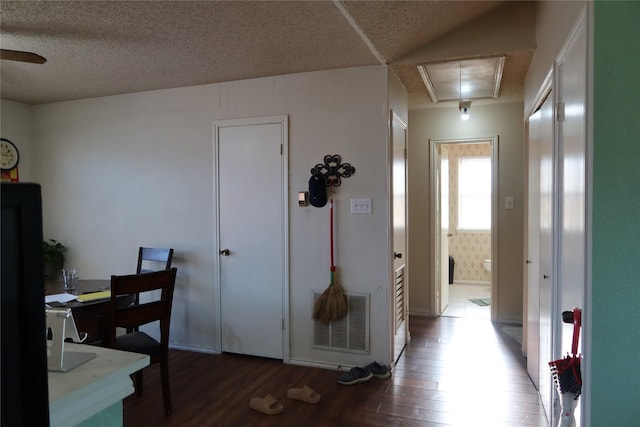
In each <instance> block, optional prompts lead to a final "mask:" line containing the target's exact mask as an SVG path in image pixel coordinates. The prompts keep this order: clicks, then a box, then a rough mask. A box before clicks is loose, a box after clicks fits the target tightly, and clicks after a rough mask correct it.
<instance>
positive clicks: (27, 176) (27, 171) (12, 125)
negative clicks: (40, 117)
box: [0, 99, 34, 182]
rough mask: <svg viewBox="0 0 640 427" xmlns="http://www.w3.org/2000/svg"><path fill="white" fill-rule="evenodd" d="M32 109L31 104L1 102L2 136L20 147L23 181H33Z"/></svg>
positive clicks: (19, 165) (21, 179) (20, 165)
mask: <svg viewBox="0 0 640 427" xmlns="http://www.w3.org/2000/svg"><path fill="white" fill-rule="evenodd" d="M32 111H33V108H32V107H31V106H30V105H26V104H20V103H17V102H13V101H7V100H4V99H3V100H2V103H1V104H0V117H1V121H0V136H2V138H6V139H8V140H9V141H11V142H13V144H14V145H15V146H16V148H17V149H18V153H19V155H20V159H19V162H18V174H19V178H20V181H22V182H28V181H32V180H33V173H34V170H33V169H34V166H33V163H34V161H33V158H34V155H33V142H32V141H33V132H32V128H33V127H32V125H31V120H32Z"/></svg>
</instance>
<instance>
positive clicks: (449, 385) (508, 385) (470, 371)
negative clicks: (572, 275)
mask: <svg viewBox="0 0 640 427" xmlns="http://www.w3.org/2000/svg"><path fill="white" fill-rule="evenodd" d="M410 322H411V323H410V330H411V337H412V339H411V343H410V344H409V345H408V346H407V348H406V349H405V352H404V353H403V355H402V357H401V358H400V360H399V361H398V364H397V366H396V367H395V369H394V375H393V386H392V388H393V389H397V388H403V391H402V392H401V393H400V394H401V395H402V396H404V397H406V400H405V401H403V402H399V403H398V404H397V405H394V406H393V412H394V413H395V414H396V415H399V414H400V413H403V411H410V413H411V414H413V415H412V417H415V418H417V419H420V420H422V421H425V422H427V423H428V424H425V425H432V424H431V423H436V424H437V425H453V426H492V427H495V426H505V427H506V426H546V425H547V423H546V419H545V416H544V412H543V409H542V405H541V404H540V401H539V398H538V394H537V392H536V390H535V388H534V386H533V384H532V383H531V380H530V379H529V376H528V375H527V372H526V367H525V360H524V358H523V357H522V353H521V350H520V343H519V342H518V338H519V337H517V334H513V333H512V331H511V329H510V327H509V326H500V325H497V324H496V325H494V324H493V323H491V322H490V321H489V320H483V319H477V318H469V317H466V318H458V317H440V318H428V317H411V319H410ZM514 335H515V338H514ZM382 408H384V405H383V407H382ZM415 425H420V424H415Z"/></svg>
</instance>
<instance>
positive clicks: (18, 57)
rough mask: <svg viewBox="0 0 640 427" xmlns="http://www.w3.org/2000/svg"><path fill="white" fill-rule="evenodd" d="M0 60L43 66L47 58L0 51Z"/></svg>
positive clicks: (25, 53) (18, 51)
mask: <svg viewBox="0 0 640 427" xmlns="http://www.w3.org/2000/svg"><path fill="white" fill-rule="evenodd" d="M0 59H8V60H9V61H20V62H30V63H32V64H44V63H45V62H47V58H45V57H43V56H40V55H38V54H36V53H32V52H23V51H21V50H9V49H0Z"/></svg>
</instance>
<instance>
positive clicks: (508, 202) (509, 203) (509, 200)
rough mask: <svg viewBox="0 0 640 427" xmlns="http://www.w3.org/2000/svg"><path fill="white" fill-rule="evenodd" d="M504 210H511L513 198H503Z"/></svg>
mask: <svg viewBox="0 0 640 427" xmlns="http://www.w3.org/2000/svg"><path fill="white" fill-rule="evenodd" d="M504 208H505V209H506V210H509V211H510V210H513V196H505V198H504Z"/></svg>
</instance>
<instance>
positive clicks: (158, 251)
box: [127, 246, 173, 333]
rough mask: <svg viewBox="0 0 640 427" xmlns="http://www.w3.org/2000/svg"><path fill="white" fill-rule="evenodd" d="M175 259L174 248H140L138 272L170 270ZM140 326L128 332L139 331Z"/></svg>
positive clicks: (135, 297)
mask: <svg viewBox="0 0 640 427" xmlns="http://www.w3.org/2000/svg"><path fill="white" fill-rule="evenodd" d="M172 259H173V248H145V247H142V246H140V248H138V267H137V268H136V274H140V273H150V272H152V271H158V270H168V269H170V268H171V260H172ZM133 298H134V303H135V304H137V303H138V301H139V299H140V297H139V295H138V294H135V295H134V296H133ZM137 330H138V328H133V329H130V330H127V333H131V332H134V331H137Z"/></svg>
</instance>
